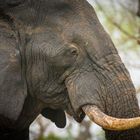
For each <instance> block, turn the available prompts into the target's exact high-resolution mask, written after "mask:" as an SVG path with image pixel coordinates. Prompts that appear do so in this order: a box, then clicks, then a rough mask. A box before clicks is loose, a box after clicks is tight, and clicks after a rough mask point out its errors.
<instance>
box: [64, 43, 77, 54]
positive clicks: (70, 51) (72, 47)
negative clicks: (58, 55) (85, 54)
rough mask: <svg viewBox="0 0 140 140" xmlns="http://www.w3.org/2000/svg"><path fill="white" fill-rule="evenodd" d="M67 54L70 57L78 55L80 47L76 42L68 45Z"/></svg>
mask: <svg viewBox="0 0 140 140" xmlns="http://www.w3.org/2000/svg"><path fill="white" fill-rule="evenodd" d="M66 55H67V56H70V57H73V56H75V57H77V56H78V48H77V47H76V46H75V45H74V44H70V45H69V46H68V47H67V51H66Z"/></svg>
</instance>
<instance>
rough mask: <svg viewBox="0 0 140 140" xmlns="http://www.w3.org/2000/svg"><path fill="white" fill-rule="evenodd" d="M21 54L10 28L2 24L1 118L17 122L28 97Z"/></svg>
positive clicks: (0, 59) (0, 42)
mask: <svg viewBox="0 0 140 140" xmlns="http://www.w3.org/2000/svg"><path fill="white" fill-rule="evenodd" d="M22 70H23V64H22V63H21V53H20V51H19V49H18V47H17V41H16V39H15V37H14V33H13V32H12V31H11V29H10V27H9V26H8V25H7V24H6V23H5V22H2V21H1V23H0V116H3V117H5V118H8V119H10V120H12V121H13V120H14V121H15V120H17V119H18V117H19V115H20V113H21V111H22V108H23V105H24V100H25V98H26V96H27V88H26V82H25V79H24V78H25V76H24V75H23V71H22Z"/></svg>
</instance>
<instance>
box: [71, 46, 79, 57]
mask: <svg viewBox="0 0 140 140" xmlns="http://www.w3.org/2000/svg"><path fill="white" fill-rule="evenodd" d="M71 54H72V55H74V56H78V50H77V49H76V48H71Z"/></svg>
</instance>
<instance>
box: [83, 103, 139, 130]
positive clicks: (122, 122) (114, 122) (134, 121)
mask: <svg viewBox="0 0 140 140" xmlns="http://www.w3.org/2000/svg"><path fill="white" fill-rule="evenodd" d="M82 109H83V111H84V112H85V114H86V115H87V116H88V117H89V118H90V120H91V121H93V122H95V123H96V124H98V125H100V126H101V127H103V128H104V129H108V130H116V131H118V130H128V129H132V128H135V127H138V126H140V117H135V118H128V119H124V118H115V117H111V116H108V115H106V114H104V113H103V112H102V111H101V110H100V109H99V108H98V107H96V106H94V105H85V106H83V107H82Z"/></svg>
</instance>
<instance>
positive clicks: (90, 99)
mask: <svg viewBox="0 0 140 140" xmlns="http://www.w3.org/2000/svg"><path fill="white" fill-rule="evenodd" d="M65 84H66V87H67V90H68V95H69V99H70V102H71V104H72V107H73V109H74V111H75V112H76V113H77V114H79V115H80V113H81V112H82V109H81V108H82V107H83V106H84V105H87V104H89V105H96V106H98V107H99V108H100V109H101V110H104V108H103V105H102V101H101V100H102V98H101V95H102V92H104V91H102V90H103V89H102V86H101V84H100V82H99V81H98V79H97V77H96V76H95V75H94V72H89V73H83V74H81V75H79V76H78V78H77V76H75V75H73V76H71V77H69V78H67V79H66V81H65Z"/></svg>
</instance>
